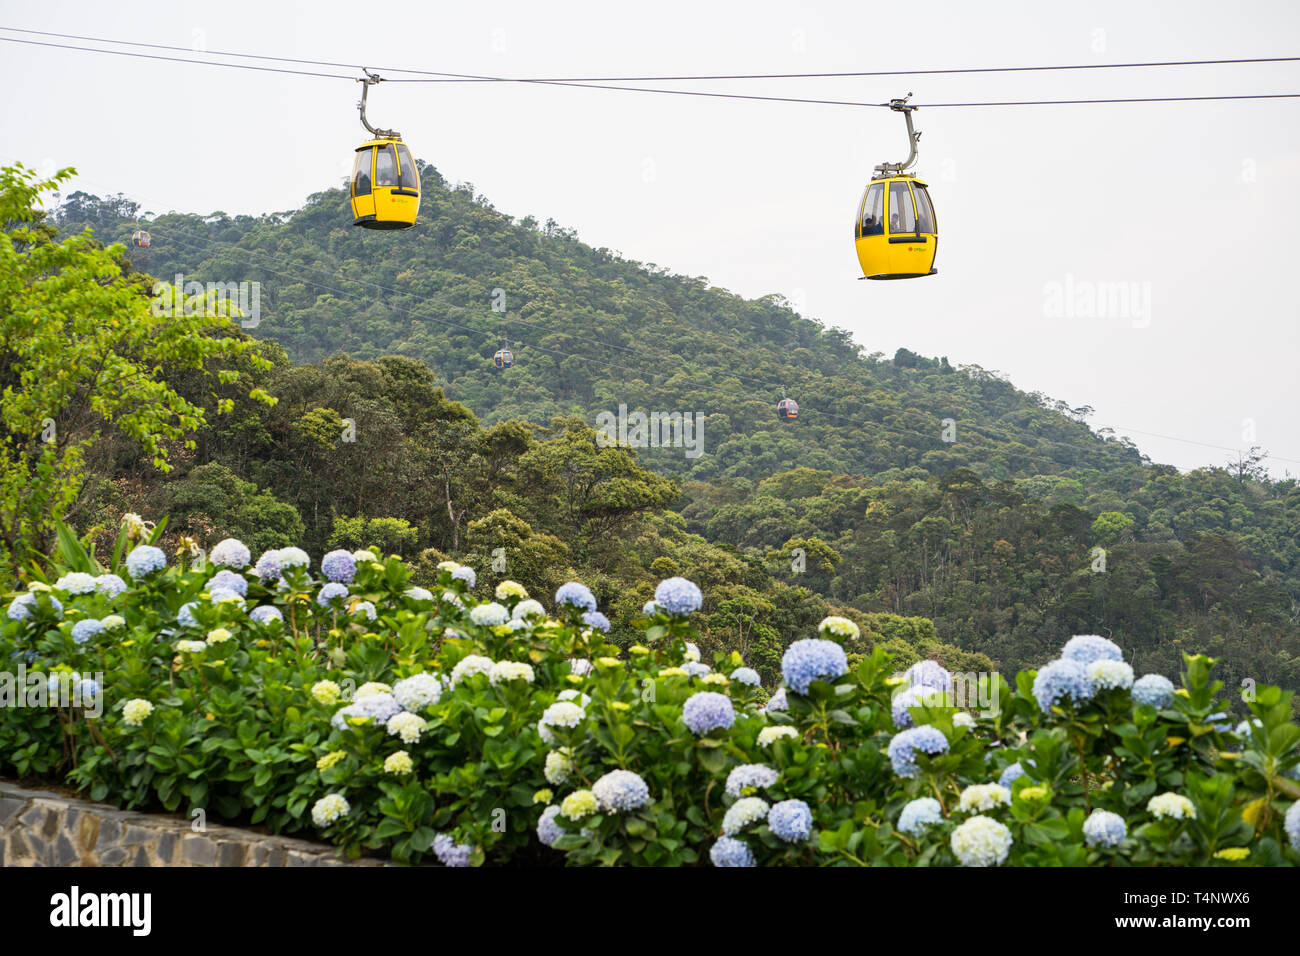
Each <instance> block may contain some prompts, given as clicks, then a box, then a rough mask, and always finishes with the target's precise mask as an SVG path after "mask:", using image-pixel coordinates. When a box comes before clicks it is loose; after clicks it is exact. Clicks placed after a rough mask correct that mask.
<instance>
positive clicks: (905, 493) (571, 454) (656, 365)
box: [56, 167, 1300, 687]
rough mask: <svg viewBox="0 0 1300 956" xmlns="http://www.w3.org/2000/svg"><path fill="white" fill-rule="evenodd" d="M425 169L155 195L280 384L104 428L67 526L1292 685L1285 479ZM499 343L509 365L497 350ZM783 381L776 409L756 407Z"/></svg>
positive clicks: (68, 226) (793, 625)
mask: <svg viewBox="0 0 1300 956" xmlns="http://www.w3.org/2000/svg"><path fill="white" fill-rule="evenodd" d="M423 189H424V198H423V201H422V202H423V205H422V211H421V220H420V223H419V225H417V226H416V227H415V228H414V229H412V230H409V231H408V232H406V233H404V234H402V235H400V236H396V237H395V236H392V235H383V234H378V235H375V234H369V233H366V232H365V231H363V230H357V229H354V228H353V227H352V226H351V225H350V223H349V221H348V218H347V216H346V214H345V212H344V207H345V200H344V194H343V192H342V191H341V190H330V191H327V192H323V193H320V194H317V195H316V196H313V197H312V198H311V200H310V201H309V203H308V204H307V206H306V207H305V208H304V209H303V210H300V211H296V212H291V213H282V214H276V215H272V216H268V217H261V218H252V217H238V218H231V217H228V216H225V215H224V214H221V213H216V214H213V215H210V216H206V217H202V216H197V215H187V214H175V213H172V214H167V215H163V216H158V217H156V218H155V219H153V220H152V221H151V222H150V223H149V226H148V228H149V229H150V230H151V233H152V236H153V243H152V245H151V247H150V248H149V249H147V250H136V249H132V250H130V251H129V254H128V258H129V259H130V260H131V264H132V266H133V267H134V268H135V269H137V270H139V271H140V272H142V273H147V274H149V275H152V276H157V277H161V278H164V279H168V280H170V279H171V278H172V277H174V276H175V275H176V274H177V273H181V274H183V275H184V277H185V278H186V279H187V280H190V279H193V280H198V281H221V282H234V281H243V280H249V281H257V282H260V284H261V285H260V292H261V296H260V315H259V319H258V323H257V325H256V326H255V327H252V328H249V329H248V331H249V334H251V335H253V336H255V337H257V338H261V339H265V340H268V341H267V342H266V344H265V346H264V349H263V351H264V353H265V354H266V355H268V356H269V357H271V358H272V360H273V364H274V368H272V369H271V370H269V371H265V370H258V369H255V368H251V367H250V368H249V369H246V370H245V371H246V375H247V376H249V377H251V379H252V380H253V381H254V382H256V384H257V385H258V386H259V387H261V388H264V389H265V390H266V391H268V392H269V393H271V394H272V395H275V396H277V397H278V399H279V402H278V404H277V405H276V406H275V407H274V408H270V409H268V408H265V407H264V406H262V405H259V404H257V403H254V402H251V401H248V400H247V399H246V398H245V399H240V398H239V397H238V396H237V395H236V393H235V392H234V391H231V393H230V397H231V398H232V399H233V400H234V410H233V411H232V412H230V413H229V414H225V415H216V414H215V407H214V408H213V415H212V416H211V418H210V421H211V422H213V424H212V425H210V426H209V427H207V428H205V429H204V430H203V431H202V432H200V434H199V436H198V441H197V446H196V448H195V449H193V450H192V451H191V450H186V449H178V451H177V456H178V457H177V458H176V459H175V464H176V465H177V468H176V470H175V472H174V473H172V474H171V475H168V476H166V477H163V476H160V475H159V474H158V473H157V472H156V471H154V470H153V469H152V468H151V467H150V466H149V465H148V464H147V463H146V462H143V461H140V460H137V456H136V455H135V453H132V452H131V451H130V450H129V445H127V443H125V442H123V443H121V444H120V446H118V445H113V444H111V443H110V444H108V445H105V446H103V447H102V448H101V450H100V452H99V453H98V455H97V458H96V460H95V461H94V462H93V463H92V465H93V467H92V471H93V474H94V476H95V480H93V481H91V482H90V483H88V485H87V486H86V489H85V491H84V493H83V496H82V499H81V501H80V502H79V503H78V504H77V506H76V510H75V511H74V513H73V515H72V517H73V519H74V520H75V522H76V523H77V525H78V527H79V528H81V529H82V530H87V529H89V528H91V527H94V526H96V525H102V526H105V527H107V526H108V525H110V524H111V523H112V522H113V520H114V518H115V516H116V515H119V514H120V513H121V512H122V511H124V510H132V511H139V512H141V513H143V514H146V515H148V516H151V517H159V516H161V515H163V514H169V515H170V516H171V521H172V525H171V530H172V531H173V532H174V533H176V534H178V535H179V534H187V535H191V536H193V537H195V538H196V539H198V540H199V541H201V542H202V541H208V542H209V543H210V539H211V540H215V538H218V537H222V536H224V535H225V534H227V533H229V534H234V535H237V536H239V537H241V538H243V540H245V541H247V542H248V543H249V544H250V545H256V546H259V547H261V546H267V547H269V546H272V545H276V544H279V543H283V542H289V541H293V542H299V541H301V542H303V543H304V544H305V545H306V546H309V547H311V548H313V549H317V550H320V549H324V548H326V547H333V546H345V547H356V546H360V545H362V544H374V545H377V546H379V547H381V548H383V549H384V550H386V551H393V552H397V553H400V554H403V555H405V556H408V557H410V558H413V559H418V560H419V563H420V564H421V565H422V566H423V567H424V568H425V569H426V570H427V569H430V568H431V567H432V564H433V563H435V562H436V561H437V560H438V559H439V558H440V557H442V556H445V555H455V556H456V557H457V559H458V560H461V561H467V562H469V563H472V564H473V565H474V566H475V567H477V568H479V569H480V573H486V574H487V575H488V577H489V579H498V578H500V577H512V578H516V579H518V580H521V581H525V582H526V583H527V584H528V585H529V586H530V587H545V586H547V585H549V584H551V583H553V582H558V581H562V580H564V579H565V578H566V577H569V576H578V577H581V579H582V580H585V581H587V582H588V583H591V584H592V585H593V586H594V587H595V588H596V589H597V590H598V591H599V592H600V593H599V597H600V600H601V605H602V606H609V607H610V608H611V609H613V611H614V612H615V613H614V614H612V615H611V616H612V617H615V618H617V620H616V621H615V632H614V633H615V635H616V636H617V635H618V634H619V629H620V628H621V627H623V626H624V624H623V622H624V621H625V620H626V619H627V617H630V616H631V615H632V614H633V613H634V612H635V611H636V610H637V609H639V608H640V605H641V603H642V602H643V601H644V600H645V599H646V598H647V597H648V596H649V592H650V590H651V589H652V587H653V582H654V581H656V580H658V579H659V578H662V577H665V576H668V575H669V574H677V573H681V574H684V575H686V576H688V577H691V578H692V579H693V580H695V581H697V582H698V583H700V584H701V586H703V587H704V589H705V593H706V594H707V595H709V603H708V604H707V605H706V608H705V611H706V614H707V615H708V618H707V624H706V630H707V632H708V634H709V635H710V639H711V640H716V641H717V643H718V646H736V647H738V648H741V649H743V650H744V651H745V652H746V654H747V656H748V658H749V659H752V660H754V661H755V666H759V667H760V668H761V669H763V670H764V672H765V674H767V675H770V674H772V673H774V670H773V669H774V668H775V666H776V664H777V661H778V660H779V656H780V651H781V649H782V648H783V647H784V646H785V644H787V643H788V642H789V641H790V640H791V639H792V638H793V637H794V636H796V635H797V633H798V631H799V629H801V628H802V629H806V628H807V627H809V626H810V625H811V624H815V622H816V620H818V619H819V618H820V616H822V615H823V614H824V613H825V612H826V610H827V608H836V609H839V610H841V611H842V612H844V611H847V613H850V614H852V616H854V617H855V618H856V619H857V620H859V621H860V622H861V623H863V624H864V626H865V627H866V629H867V631H868V632H869V633H872V634H873V635H874V636H875V638H876V639H877V640H878V641H881V642H889V641H894V642H896V643H897V644H898V646H899V647H900V648H903V649H905V656H906V655H907V653H914V652H915V651H916V650H917V649H918V648H925V647H929V648H934V647H936V646H938V642H946V643H947V644H949V645H956V646H959V647H961V648H963V649H964V650H965V652H968V653H965V654H963V653H962V652H959V651H958V650H957V649H956V647H954V646H948V647H946V648H943V649H942V650H941V651H940V652H939V654H940V656H941V657H946V658H947V661H946V662H947V663H949V665H950V666H953V667H958V668H962V669H972V668H974V669H978V668H979V667H981V666H986V662H987V659H991V660H992V661H994V662H996V663H998V664H999V665H1001V666H1003V667H1005V668H1007V669H1011V668H1014V667H1017V666H1037V665H1038V664H1040V663H1042V662H1043V661H1044V660H1046V659H1047V657H1049V656H1050V655H1051V652H1052V649H1053V648H1055V647H1058V646H1059V645H1060V644H1061V642H1062V641H1063V639H1064V638H1065V637H1067V636H1069V635H1070V634H1073V633H1082V632H1093V633H1101V634H1105V635H1107V636H1109V637H1111V638H1112V639H1114V640H1116V641H1117V642H1118V643H1120V644H1121V646H1123V647H1124V648H1125V652H1126V654H1128V655H1131V656H1132V657H1133V658H1134V659H1135V666H1138V667H1140V668H1141V669H1144V670H1158V671H1164V672H1174V671H1176V670H1177V667H1178V662H1179V653H1180V650H1182V649H1189V648H1195V649H1198V650H1204V651H1207V652H1210V653H1216V654H1219V653H1221V654H1223V655H1224V656H1225V665H1224V669H1225V675H1224V676H1225V679H1229V680H1231V681H1240V680H1242V679H1246V678H1249V679H1253V680H1256V681H1259V682H1272V683H1279V684H1283V685H1284V686H1290V687H1296V686H1300V659H1298V658H1300V488H1297V486H1296V483H1295V481H1294V480H1290V479H1288V480H1285V481H1271V480H1269V479H1268V478H1267V476H1266V475H1264V474H1263V473H1262V472H1261V471H1260V470H1259V469H1257V468H1252V467H1249V466H1247V467H1241V468H1238V469H1236V470H1233V471H1230V470H1227V469H1219V468H1207V469H1202V470H1198V471H1196V472H1193V473H1191V474H1186V475H1183V474H1179V473H1178V471H1177V470H1176V469H1173V468H1170V467H1166V466H1159V465H1154V464H1152V463H1150V462H1148V461H1145V460H1144V459H1143V458H1142V457H1141V456H1140V454H1139V453H1138V451H1137V450H1136V449H1135V448H1134V447H1133V446H1132V445H1131V444H1130V443H1128V442H1127V441H1124V440H1120V439H1117V438H1115V437H1113V436H1108V435H1098V434H1095V433H1093V432H1092V431H1091V430H1090V429H1089V428H1088V426H1087V424H1086V418H1087V415H1088V412H1089V409H1087V408H1081V409H1069V408H1065V407H1063V406H1060V405H1059V403H1055V402H1053V401H1051V400H1050V399H1048V398H1047V397H1045V396H1042V395H1030V394H1025V393H1023V392H1020V391H1018V390H1017V389H1015V388H1014V387H1013V386H1012V385H1011V384H1010V383H1008V382H1006V381H1003V380H1001V379H1000V378H999V377H997V376H996V375H994V374H993V373H990V372H987V371H985V370H983V369H979V368H977V367H968V366H961V365H960V364H954V363H950V362H949V360H948V359H947V358H939V359H929V358H924V357H921V356H917V355H915V354H913V353H910V352H907V351H906V350H900V352H899V353H898V354H896V355H895V356H894V357H893V358H892V359H885V358H883V357H882V356H881V355H879V354H863V349H862V348H861V347H859V346H857V345H855V344H854V343H853V342H852V341H851V340H850V336H849V335H848V333H847V332H844V331H842V330H836V329H827V328H825V327H824V326H822V325H821V324H820V323H818V322H816V321H813V320H811V319H809V318H805V317H801V316H798V315H796V314H795V313H793V312H792V311H791V310H790V309H789V308H788V307H787V306H786V305H785V304H784V303H783V302H782V301H781V300H779V299H778V298H776V297H769V298H766V299H761V300H757V301H751V300H745V299H742V298H740V297H737V296H735V295H732V294H730V293H728V292H726V291H724V290H720V289H713V288H709V287H708V285H707V283H706V282H705V281H704V280H702V279H698V278H691V277H685V276H678V275H672V274H669V273H668V272H667V271H666V270H664V269H661V268H658V267H656V266H653V265H643V264H641V263H637V262H632V261H628V260H626V259H623V258H621V257H619V256H617V255H615V254H613V253H611V252H610V251H609V250H605V249H592V248H590V247H588V246H586V245H584V244H583V243H581V242H580V241H579V240H578V238H577V237H576V236H575V235H574V234H573V233H572V232H570V231H568V230H565V229H562V228H560V227H558V226H557V225H556V224H554V223H553V222H547V223H546V224H545V225H541V226H539V224H538V223H537V222H535V221H533V220H530V219H524V220H520V221H514V220H512V219H511V218H510V217H509V216H506V215H504V214H502V213H500V212H498V211H496V210H494V209H493V208H492V207H491V206H490V205H489V204H488V203H487V202H486V200H484V199H483V198H482V197H480V196H477V195H475V193H474V190H473V188H472V186H468V185H466V186H460V187H450V186H449V185H448V184H446V183H445V182H444V181H443V180H442V178H441V177H440V176H439V175H438V174H437V172H436V171H435V170H434V169H433V168H432V167H425V168H424V171H423ZM138 212H139V210H137V209H136V208H135V207H133V206H132V205H131V204H130V203H127V202H125V201H124V200H121V199H120V198H117V199H109V200H100V199H98V198H96V197H91V196H87V195H85V194H80V193H78V194H74V195H72V196H71V197H69V198H68V199H67V200H66V201H65V203H64V204H63V206H62V207H61V208H60V210H59V212H58V214H57V216H56V222H57V224H58V226H59V228H60V230H62V231H64V232H66V231H68V230H73V231H76V230H79V229H81V228H83V227H85V226H91V227H92V228H93V229H94V230H95V236H96V237H97V238H99V239H100V240H102V241H104V242H122V241H125V240H126V239H128V237H129V235H130V233H131V231H132V229H134V228H135V227H136V225H135V224H136V217H137V215H138ZM140 281H141V282H142V283H144V284H146V285H147V284H148V283H149V282H151V281H152V280H150V279H148V278H147V277H146V276H145V275H141V276H140ZM494 305H496V306H498V307H502V306H503V307H504V311H494ZM505 337H508V339H509V340H510V342H511V347H512V349H513V351H514V354H515V358H516V365H515V366H514V367H513V368H510V369H507V370H498V369H496V368H494V367H493V364H492V353H493V352H494V351H495V350H496V349H497V348H499V347H500V346H501V342H502V340H503V338H505ZM281 347H282V348H281ZM868 347H869V346H868ZM294 363H306V364H294ZM178 381H179V382H180V386H179V387H181V388H182V391H183V392H184V391H185V380H184V378H183V377H181V378H180V379H179V380H178ZM192 384H193V391H192V393H191V392H187V393H186V394H187V396H188V397H190V398H191V400H193V401H195V402H196V403H200V404H202V403H203V402H205V401H209V402H210V399H205V398H204V394H203V392H202V390H201V389H199V387H198V385H197V383H192ZM782 387H784V388H785V389H787V390H788V393H789V394H790V395H791V396H792V397H795V398H797V399H798V400H799V402H800V406H801V415H800V418H799V419H798V421H796V422H789V423H782V422H779V421H778V420H777V418H776V415H775V411H774V406H775V402H776V400H777V399H778V398H779V397H781V395H780V392H781V389H782ZM620 405H626V406H628V407H629V408H631V409H642V410H646V411H650V410H663V411H678V412H697V413H700V414H701V415H702V416H703V422H704V425H703V427H704V436H705V438H704V441H705V444H704V453H703V454H702V455H700V456H699V457H698V458H690V457H687V456H685V455H684V454H683V453H682V449H680V448H673V449H654V448H647V449H636V450H630V449H625V448H601V447H599V446H598V445H597V443H596V440H595V438H596V436H595V433H594V432H592V431H591V428H590V426H592V425H594V424H595V423H596V416H597V414H598V413H600V412H601V411H616V410H617V409H618V408H619V406H620ZM945 430H947V431H945ZM945 439H953V440H945ZM115 448H116V449H117V451H116V453H115V452H114V451H113V449H115ZM497 549H505V550H504V554H505V556H506V562H507V570H506V571H505V572H504V573H501V574H494V573H492V572H491V571H489V568H490V567H491V564H492V561H493V556H494V553H498V552H497ZM894 615H901V616H902V617H897V616H894ZM921 619H928V620H921ZM930 621H933V622H934V623H933V626H932V625H931V624H930V623H929V622H930ZM976 655H987V658H983V657H979V656H976Z"/></svg>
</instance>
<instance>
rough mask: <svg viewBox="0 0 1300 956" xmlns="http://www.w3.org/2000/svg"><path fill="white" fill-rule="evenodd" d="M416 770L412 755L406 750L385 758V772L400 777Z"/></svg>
mask: <svg viewBox="0 0 1300 956" xmlns="http://www.w3.org/2000/svg"><path fill="white" fill-rule="evenodd" d="M414 769H415V764H414V763H413V762H412V760H411V755H410V754H408V753H407V752H406V751H405V750H399V751H397V752H396V753H391V754H389V755H388V756H387V757H386V758H384V772H385V773H395V774H397V775H398V776H401V775H403V774H408V773H410V772H411V771H412V770H414Z"/></svg>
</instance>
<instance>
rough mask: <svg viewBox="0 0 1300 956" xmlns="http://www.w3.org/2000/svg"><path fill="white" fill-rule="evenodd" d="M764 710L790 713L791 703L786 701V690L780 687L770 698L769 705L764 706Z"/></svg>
mask: <svg viewBox="0 0 1300 956" xmlns="http://www.w3.org/2000/svg"><path fill="white" fill-rule="evenodd" d="M763 709H764V710H767V711H779V712H781V713H785V712H786V711H788V710H789V709H790V702H789V701H788V700H787V699H786V696H785V688H784V687H778V688H777V689H776V693H775V694H773V695H772V696H771V697H769V698H768V701H767V703H766V704H764V705H763Z"/></svg>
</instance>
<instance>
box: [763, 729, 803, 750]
mask: <svg viewBox="0 0 1300 956" xmlns="http://www.w3.org/2000/svg"><path fill="white" fill-rule="evenodd" d="M798 736H799V731H797V730H795V729H794V728H793V727H790V726H788V725H786V724H779V725H777V726H775V727H764V728H763V729H762V730H760V731H759V732H758V745H759V746H760V747H767V746H769V745H770V744H773V743H775V742H776V741H778V740H780V739H781V738H782V737H790V738H795V737H798Z"/></svg>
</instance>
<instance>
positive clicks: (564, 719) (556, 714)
mask: <svg viewBox="0 0 1300 956" xmlns="http://www.w3.org/2000/svg"><path fill="white" fill-rule="evenodd" d="M584 716H585V712H584V711H583V709H582V708H581V707H579V706H578V705H577V704H575V703H573V702H571V701H567V700H561V701H557V702H555V703H554V704H552V705H551V706H550V707H547V708H546V710H545V711H543V712H542V723H544V724H545V725H546V726H548V727H570V728H572V727H576V726H578V724H580V723H581V722H582V718H583V717H584Z"/></svg>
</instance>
